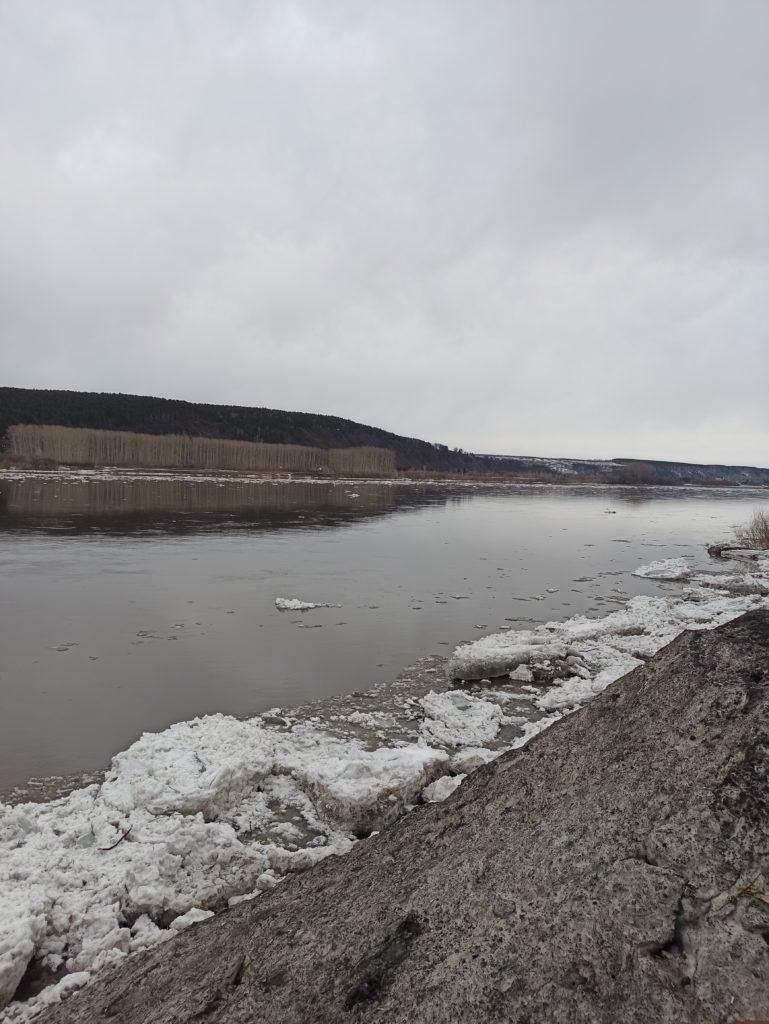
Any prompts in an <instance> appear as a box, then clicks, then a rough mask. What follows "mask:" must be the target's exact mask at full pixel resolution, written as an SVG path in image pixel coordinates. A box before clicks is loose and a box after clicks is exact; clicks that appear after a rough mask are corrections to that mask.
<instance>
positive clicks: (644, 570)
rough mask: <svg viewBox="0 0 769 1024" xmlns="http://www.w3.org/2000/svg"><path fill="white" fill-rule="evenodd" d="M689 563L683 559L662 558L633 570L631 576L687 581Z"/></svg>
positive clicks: (690, 570)
mask: <svg viewBox="0 0 769 1024" xmlns="http://www.w3.org/2000/svg"><path fill="white" fill-rule="evenodd" d="M692 571H693V570H692V565H691V562H688V561H687V560H686V559H685V558H663V559H660V561H658V562H650V563H649V564H648V565H641V566H639V567H638V568H637V569H634V570H633V573H632V575H633V576H640V577H642V578H644V579H648V580H687V579H689V577H690V576H691V574H692Z"/></svg>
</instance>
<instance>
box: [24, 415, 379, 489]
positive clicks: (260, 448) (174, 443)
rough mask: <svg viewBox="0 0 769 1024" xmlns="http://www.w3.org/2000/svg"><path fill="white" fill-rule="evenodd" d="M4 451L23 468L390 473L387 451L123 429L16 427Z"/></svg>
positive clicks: (348, 473) (350, 474) (346, 474)
mask: <svg viewBox="0 0 769 1024" xmlns="http://www.w3.org/2000/svg"><path fill="white" fill-rule="evenodd" d="M6 452H7V454H8V455H9V456H10V457H11V458H12V459H16V460H19V461H22V462H27V463H31V464H34V463H40V462H53V463H57V464H63V465H72V466H131V467H135V468H141V469H150V468H155V469H160V468H163V469H203V470H235V471H251V472H265V473H314V474H321V475H329V476H379V477H387V476H393V475H394V474H395V456H394V454H393V452H391V451H390V450H389V449H387V448H368V447H361V448H310V447H306V446H303V445H295V444H261V443H255V442H252V441H230V440H223V439H219V438H207V437H187V436H186V435H182V434H134V433H130V432H128V431H123V430H83V429H80V428H77V427H58V426H37V425H32V424H17V425H15V426H11V427H9V428H8V431H7V435H6Z"/></svg>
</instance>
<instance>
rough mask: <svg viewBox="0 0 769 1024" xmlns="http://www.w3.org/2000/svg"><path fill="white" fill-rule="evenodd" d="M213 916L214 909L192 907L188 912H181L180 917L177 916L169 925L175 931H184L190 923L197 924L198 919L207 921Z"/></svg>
mask: <svg viewBox="0 0 769 1024" xmlns="http://www.w3.org/2000/svg"><path fill="white" fill-rule="evenodd" d="M213 916H214V912H213V910H202V909H201V908H200V907H191V908H190V909H189V910H188V911H187V913H186V914H180V915H179V916H178V917H175V918H174V919H173V921H172V922H171V924H170V925H169V926H168V927H169V928H170V929H171V930H172V931H174V932H183V931H184V929H185V928H189V927H190V925H193V924H197V923H198V921H206V920H207V919H208V918H209V917H213Z"/></svg>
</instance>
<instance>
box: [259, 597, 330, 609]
mask: <svg viewBox="0 0 769 1024" xmlns="http://www.w3.org/2000/svg"><path fill="white" fill-rule="evenodd" d="M275 607H276V608H277V609H278V611H281V612H307V611H309V610H310V609H311V608H341V607H342V606H341V604H329V603H328V602H326V601H300V600H299V598H298V597H276V598H275Z"/></svg>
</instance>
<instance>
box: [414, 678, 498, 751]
mask: <svg viewBox="0 0 769 1024" xmlns="http://www.w3.org/2000/svg"><path fill="white" fill-rule="evenodd" d="M419 703H420V704H421V705H422V708H423V709H424V712H425V720H424V722H423V723H422V726H421V733H422V735H423V736H424V738H425V739H426V740H427V742H428V743H439V744H441V745H443V746H447V747H465V746H468V747H482V746H484V745H485V744H487V743H489V742H490V741H491V740H493V739H494V737H495V736H496V735H497V733H498V732H499V727H500V725H501V724H502V719H503V717H504V716H503V713H502V709H501V708H500V706H499V705H498V704H494V703H492V702H491V701H487V700H479V699H478V698H477V697H471V696H470V695H469V694H467V693H463V692H462V691H461V690H449V691H448V692H447V693H435V692H434V691H433V690H431V691H430V693H428V694H427V695H426V696H424V697H422V699H421V700H420V702H419Z"/></svg>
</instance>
